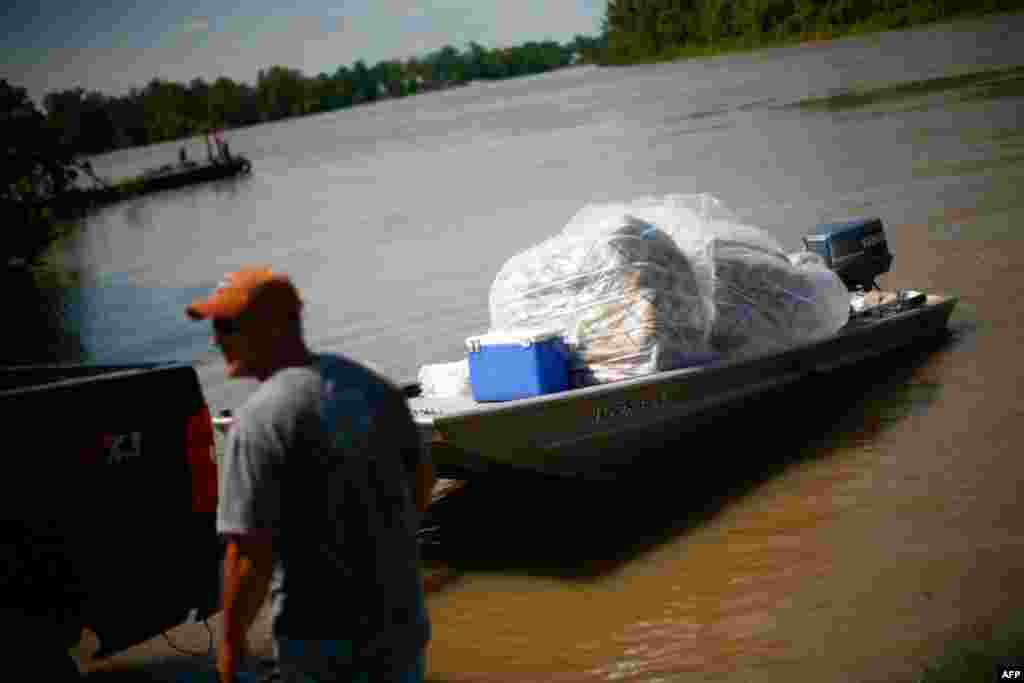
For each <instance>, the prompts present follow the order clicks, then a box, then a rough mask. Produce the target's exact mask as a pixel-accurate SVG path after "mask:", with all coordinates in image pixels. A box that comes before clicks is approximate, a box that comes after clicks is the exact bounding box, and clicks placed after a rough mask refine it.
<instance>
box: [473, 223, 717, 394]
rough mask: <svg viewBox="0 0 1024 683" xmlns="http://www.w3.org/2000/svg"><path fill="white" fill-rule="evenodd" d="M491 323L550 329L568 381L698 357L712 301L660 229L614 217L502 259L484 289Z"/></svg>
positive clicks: (704, 346)
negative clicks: (560, 342) (565, 354)
mask: <svg viewBox="0 0 1024 683" xmlns="http://www.w3.org/2000/svg"><path fill="white" fill-rule="evenodd" d="M490 313H491V328H492V329H493V330H500V329H510V328H519V327H554V328H556V329H559V330H561V331H562V333H563V335H564V336H565V338H566V341H567V342H568V343H569V347H570V366H569V376H570V384H571V385H572V386H585V385H588V384H595V383H601V382H608V381H613V380H618V379H626V378H629V377H635V376H639V375H643V374H647V373H650V372H654V371H658V370H667V369H672V368H676V367H680V366H682V365H686V364H688V363H690V364H692V363H693V362H695V361H697V360H700V359H705V358H706V356H707V351H708V339H709V334H710V322H711V318H710V302H708V301H705V300H703V299H702V298H701V294H700V287H699V286H698V283H697V275H696V273H695V268H694V266H693V264H691V263H690V262H689V260H688V259H687V258H686V256H685V255H684V254H683V253H682V252H681V251H680V250H679V248H678V247H677V246H676V244H675V242H674V241H673V240H672V238H671V237H669V235H668V234H666V233H665V232H664V231H662V230H659V229H658V228H657V227H655V226H653V225H651V224H650V223H647V222H645V221H643V220H640V219H638V218H636V217H633V216H628V215H625V214H618V215H615V216H610V217H606V219H604V220H601V221H597V222H594V223H591V224H588V225H587V226H585V229H581V230H578V231H573V232H572V233H562V234H560V235H556V236H555V237H553V238H551V239H549V240H547V241H545V242H543V243H541V244H538V245H536V246H534V247H532V248H530V249H527V250H526V251H524V252H522V253H520V254H517V255H516V256H514V257H513V258H511V259H509V260H508V261H507V262H506V263H505V265H504V266H503V267H502V269H501V271H500V272H499V273H498V275H497V277H496V278H495V281H494V284H493V286H492V287H491V294H490Z"/></svg>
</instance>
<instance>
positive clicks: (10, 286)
mask: <svg viewBox="0 0 1024 683" xmlns="http://www.w3.org/2000/svg"><path fill="white" fill-rule="evenodd" d="M74 287H75V285H74V284H73V283H70V282H67V281H65V280H64V278H61V277H59V276H58V275H56V274H54V273H52V272H50V273H48V272H33V271H31V270H29V269H21V268H14V269H0V289H2V291H3V293H4V301H5V305H4V308H5V311H4V317H5V318H6V320H7V321H8V324H7V325H6V326H5V330H4V333H3V336H2V339H0V365H25V364H38V363H65V362H67V363H73V362H77V361H79V360H81V359H82V358H83V355H84V349H83V346H82V342H81V337H80V335H79V333H78V330H77V329H76V326H75V325H74V323H73V322H72V321H71V320H70V318H69V311H68V302H69V299H70V297H71V296H72V294H73V292H74Z"/></svg>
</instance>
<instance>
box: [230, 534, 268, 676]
mask: <svg viewBox="0 0 1024 683" xmlns="http://www.w3.org/2000/svg"><path fill="white" fill-rule="evenodd" d="M273 570H274V547H273V543H272V541H271V537H270V535H269V534H244V535H243V534H232V535H230V536H228V544H227V551H226V552H225V554H224V588H223V594H224V632H223V636H222V638H221V643H220V649H219V650H218V652H217V672H218V677H219V679H220V683H232V682H233V681H234V678H235V674H236V673H237V672H238V670H239V668H240V667H241V666H242V664H243V662H244V661H245V656H246V644H245V643H246V640H245V638H246V634H247V633H248V631H249V628H250V627H251V626H252V623H253V621H254V620H255V619H256V615H257V614H258V613H259V611H260V607H262V605H263V602H264V600H266V597H267V590H268V588H269V586H270V577H271V575H272V573H273Z"/></svg>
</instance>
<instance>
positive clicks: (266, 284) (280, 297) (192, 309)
mask: <svg viewBox="0 0 1024 683" xmlns="http://www.w3.org/2000/svg"><path fill="white" fill-rule="evenodd" d="M301 310H302V299H301V298H299V292H298V290H297V289H295V285H293V284H292V281H291V279H289V277H288V276H287V275H285V274H284V273H277V272H274V271H273V270H271V269H270V268H269V267H267V266H247V267H245V268H241V269H239V270H236V271H235V272H233V273H228V274H227V275H225V276H224V279H223V280H222V281H221V283H220V284H219V285H217V289H215V290H214V291H213V293H212V294H210V296H208V297H207V298H205V299H197V300H196V301H193V302H192V303H191V304H189V305H188V306H187V307H186V308H185V313H186V314H188V317H190V318H192V319H193V320H206V319H207V318H237V317H239V316H241V315H242V314H256V315H260V316H261V317H262V316H268V317H274V316H281V315H289V314H295V313H298V312H299V311H301Z"/></svg>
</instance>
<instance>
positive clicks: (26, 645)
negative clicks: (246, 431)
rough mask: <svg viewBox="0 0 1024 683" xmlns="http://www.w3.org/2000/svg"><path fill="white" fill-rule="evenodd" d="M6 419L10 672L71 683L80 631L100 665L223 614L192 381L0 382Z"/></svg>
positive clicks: (0, 545) (212, 476)
mask: <svg viewBox="0 0 1024 683" xmlns="http://www.w3.org/2000/svg"><path fill="white" fill-rule="evenodd" d="M0 415H2V416H3V425H4V427H5V432H6V435H5V441H6V444H5V445H6V447H5V448H3V449H2V451H3V454H4V455H3V471H4V474H3V477H2V479H0V481H2V484H0V485H2V487H3V490H2V492H0V630H2V631H3V632H4V633H6V634H8V635H7V636H5V638H6V639H8V640H7V642H5V643H4V645H6V646H7V647H6V648H5V649H6V651H7V652H9V653H10V654H12V655H14V661H13V662H12V666H13V667H14V668H16V669H19V670H20V669H23V668H24V666H25V665H26V664H27V666H28V669H29V670H30V671H33V674H34V676H33V680H62V679H64V680H66V679H71V680H73V679H74V678H77V676H78V669H77V667H75V666H74V662H73V660H72V659H71V657H70V656H69V655H68V649H69V648H70V647H72V646H73V645H74V644H76V643H77V642H78V639H79V637H80V635H81V630H82V628H83V627H85V628H88V629H90V630H92V631H93V632H95V633H96V635H97V636H98V637H99V639H100V647H101V649H100V652H99V653H97V655H98V656H104V655H106V654H109V653H112V652H116V651H118V650H121V649H124V648H126V647H128V646H130V645H133V644H135V643H139V642H142V641H144V640H147V639H149V638H151V637H152V636H155V635H157V634H159V633H161V632H163V631H165V630H166V629H168V628H170V627H171V626H174V625H177V624H180V623H182V622H185V621H188V620H189V619H190V618H196V619H205V618H206V617H208V616H209V615H210V614H212V613H213V612H214V611H216V609H217V606H218V599H219V576H220V573H219V572H220V570H219V559H220V557H221V552H222V549H221V545H220V542H219V540H218V538H217V536H216V532H215V528H214V514H215V510H216V503H217V484H216V464H215V461H214V455H213V446H214V440H213V428H212V423H211V419H210V414H209V411H208V409H207V406H206V403H205V400H204V399H203V394H202V390H201V388H200V385H199V380H198V377H197V376H196V372H195V370H194V369H193V368H192V367H190V366H187V365H177V364H146V365H133V366H104V367H99V366H74V367H68V366H61V367H54V366H47V367H38V366H37V367H15V368H0ZM12 637H13V641H11V640H10V638H12Z"/></svg>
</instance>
